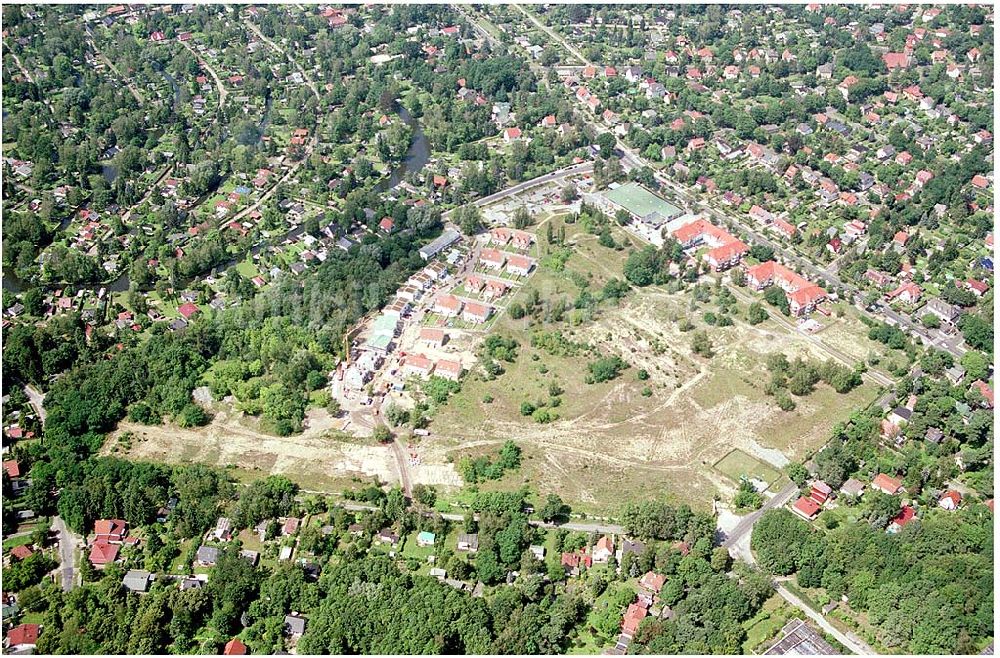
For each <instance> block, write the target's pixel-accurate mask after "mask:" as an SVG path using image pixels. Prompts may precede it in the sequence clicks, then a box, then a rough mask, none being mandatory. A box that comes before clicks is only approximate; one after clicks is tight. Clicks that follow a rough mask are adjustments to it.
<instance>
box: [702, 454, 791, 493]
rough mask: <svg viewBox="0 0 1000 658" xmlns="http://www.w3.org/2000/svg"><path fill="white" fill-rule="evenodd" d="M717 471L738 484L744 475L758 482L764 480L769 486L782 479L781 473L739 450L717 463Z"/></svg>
mask: <svg viewBox="0 0 1000 658" xmlns="http://www.w3.org/2000/svg"><path fill="white" fill-rule="evenodd" d="M715 469H716V470H717V471H719V472H720V473H722V474H723V475H726V476H728V477H729V478H731V479H732V480H733V481H734V482H737V483H738V482H739V481H740V478H741V477H742V476H744V475H746V476H749V477H751V478H754V479H757V480H763V481H764V482H767V483H768V484H772V483H773V482H774V481H775V480H777V479H778V478H779V477H781V473H780V472H779V471H778V470H777V469H775V468H773V467H771V466H768V465H767V464H765V463H764V462H762V461H760V460H759V459H757V458H756V457H752V456H751V455H748V454H747V453H745V452H743V451H742V450H739V449H736V450H733V451H732V452H730V453H729V454H727V455H726V456H725V457H723V458H722V459H720V460H719V461H717V462H716V463H715Z"/></svg>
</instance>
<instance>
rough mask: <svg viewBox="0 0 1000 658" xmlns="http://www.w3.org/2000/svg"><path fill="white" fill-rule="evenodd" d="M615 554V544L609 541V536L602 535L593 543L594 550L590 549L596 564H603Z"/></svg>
mask: <svg viewBox="0 0 1000 658" xmlns="http://www.w3.org/2000/svg"><path fill="white" fill-rule="evenodd" d="M614 554H615V544H614V542H613V541H611V537H609V536H608V535H604V536H603V537H601V538H600V539H598V540H597V543H596V544H594V550H593V551H591V556H592V557H593V558H594V562H597V563H598V564H604V563H605V562H607V561H608V560H609V559H610V558H611V556H612V555H614Z"/></svg>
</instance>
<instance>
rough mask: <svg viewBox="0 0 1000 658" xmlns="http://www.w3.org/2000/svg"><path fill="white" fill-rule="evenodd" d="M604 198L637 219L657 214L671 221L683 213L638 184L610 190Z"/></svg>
mask: <svg viewBox="0 0 1000 658" xmlns="http://www.w3.org/2000/svg"><path fill="white" fill-rule="evenodd" d="M604 196H605V197H606V198H607V199H608V200H609V201H611V202H612V203H614V204H615V205H617V206H621V207H622V208H624V209H625V210H627V211H629V212H630V213H632V214H633V215H635V216H636V217H646V216H647V215H649V214H650V213H654V212H655V213H659V214H660V215H661V216H662V217H663V218H664V219H670V218H671V217H676V216H677V215H680V214H681V213H682V210H681V209H680V208H678V207H677V206H675V205H674V204H672V203H670V202H669V201H667V200H666V199H662V198H660V197H658V196H656V195H655V194H653V193H652V192H650V191H649V190H647V189H646V188H644V187H643V186H642V185H639V184H638V183H625V184H624V185H621V186H619V187H616V188H615V189H613V190H608V191H607V192H605V193H604Z"/></svg>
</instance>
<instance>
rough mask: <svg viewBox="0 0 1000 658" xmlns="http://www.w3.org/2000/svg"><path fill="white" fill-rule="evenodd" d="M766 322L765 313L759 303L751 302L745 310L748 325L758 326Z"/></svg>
mask: <svg viewBox="0 0 1000 658" xmlns="http://www.w3.org/2000/svg"><path fill="white" fill-rule="evenodd" d="M765 320H767V311H766V310H764V307H763V306H761V305H760V303H759V302H753V303H752V304H750V307H749V308H748V309H747V322H749V323H750V324H760V323H761V322H764V321H765Z"/></svg>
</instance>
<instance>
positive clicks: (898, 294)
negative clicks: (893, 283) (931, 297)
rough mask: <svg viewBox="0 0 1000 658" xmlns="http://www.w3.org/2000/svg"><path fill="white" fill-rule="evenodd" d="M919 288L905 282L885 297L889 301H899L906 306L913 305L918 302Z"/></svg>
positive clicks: (909, 282)
mask: <svg viewBox="0 0 1000 658" xmlns="http://www.w3.org/2000/svg"><path fill="white" fill-rule="evenodd" d="M920 294H921V291H920V286H918V285H917V284H915V283H913V282H912V281H907V282H906V283H904V284H903V285H901V286H899V287H898V288H896V289H895V290H893V291H892V292H890V293H889V294H888V295H886V297H887V298H888V299H889V300H890V301H891V300H894V299H899V300H900V301H902V302H905V303H907V304H915V303H917V302H918V301H920Z"/></svg>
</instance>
